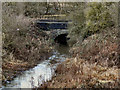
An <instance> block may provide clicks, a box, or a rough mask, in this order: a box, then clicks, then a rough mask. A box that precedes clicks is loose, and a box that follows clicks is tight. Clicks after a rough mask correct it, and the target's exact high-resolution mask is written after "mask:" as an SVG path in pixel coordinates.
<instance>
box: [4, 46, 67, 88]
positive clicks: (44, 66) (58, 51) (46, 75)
mask: <svg viewBox="0 0 120 90" xmlns="http://www.w3.org/2000/svg"><path fill="white" fill-rule="evenodd" d="M52 52H53V53H52V55H51V56H50V57H49V58H46V60H44V61H40V62H39V63H38V64H37V65H36V66H35V67H33V68H30V69H29V70H26V71H23V73H22V74H19V75H17V77H16V78H14V80H12V81H11V82H7V83H6V84H5V85H3V88H36V87H39V86H40V85H41V84H43V83H44V82H46V81H49V80H51V78H52V76H53V75H55V70H56V67H57V66H58V65H59V64H60V63H62V62H64V61H65V60H66V58H67V57H69V47H68V46H65V45H64V46H63V45H56V46H55V47H54V49H53V51H52Z"/></svg>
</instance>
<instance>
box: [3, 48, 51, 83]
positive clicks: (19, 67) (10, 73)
mask: <svg viewBox="0 0 120 90" xmlns="http://www.w3.org/2000/svg"><path fill="white" fill-rule="evenodd" d="M51 55H52V49H49V50H48V49H47V50H44V52H43V53H41V54H40V55H39V57H40V59H39V60H38V59H36V60H34V61H33V60H32V61H30V60H29V61H22V60H11V61H9V62H8V61H6V62H3V64H2V83H3V85H5V84H6V83H9V82H10V81H11V80H13V79H14V78H15V77H17V76H18V75H21V74H22V73H23V72H24V71H26V70H29V69H30V68H33V67H35V66H36V65H37V64H38V63H40V62H41V61H44V60H45V59H48V57H50V56H51Z"/></svg>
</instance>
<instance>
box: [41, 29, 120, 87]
mask: <svg viewBox="0 0 120 90" xmlns="http://www.w3.org/2000/svg"><path fill="white" fill-rule="evenodd" d="M117 35H118V31H117V29H116V28H112V29H106V30H104V31H103V32H101V33H99V34H94V35H92V36H89V37H88V38H86V39H85V40H84V41H83V42H82V43H79V42H77V43H76V45H74V46H73V48H71V50H70V52H71V55H72V58H68V59H67V60H66V61H65V62H63V63H62V64H60V65H59V66H58V67H57V69H56V75H55V76H54V77H53V78H52V80H51V81H49V82H47V83H45V84H44V85H42V87H43V88H120V87H119V86H120V83H119V80H120V77H119V71H120V68H119V53H120V52H119V43H118V42H119V38H118V37H117Z"/></svg>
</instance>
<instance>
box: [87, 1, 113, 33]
mask: <svg viewBox="0 0 120 90" xmlns="http://www.w3.org/2000/svg"><path fill="white" fill-rule="evenodd" d="M108 9H109V7H108V6H106V4H105V3H89V11H87V13H86V28H87V29H88V31H89V33H91V34H94V33H97V32H99V31H101V30H103V29H105V28H106V27H111V26H113V25H114V23H113V21H112V19H111V18H112V17H111V14H110V12H109V11H108Z"/></svg>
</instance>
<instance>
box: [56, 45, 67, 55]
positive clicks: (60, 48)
mask: <svg viewBox="0 0 120 90" xmlns="http://www.w3.org/2000/svg"><path fill="white" fill-rule="evenodd" d="M55 50H57V51H58V52H59V53H60V54H61V55H62V54H63V55H67V56H69V46H68V45H62V44H57V45H56V46H55Z"/></svg>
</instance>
